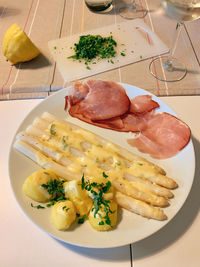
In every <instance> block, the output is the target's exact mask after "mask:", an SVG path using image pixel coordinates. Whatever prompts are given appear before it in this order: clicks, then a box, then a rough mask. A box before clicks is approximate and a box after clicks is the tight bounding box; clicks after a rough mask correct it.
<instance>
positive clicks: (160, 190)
mask: <svg viewBox="0 0 200 267" xmlns="http://www.w3.org/2000/svg"><path fill="white" fill-rule="evenodd" d="M124 176H125V179H126V180H128V181H129V182H133V183H134V185H135V186H136V185H137V184H138V185H139V186H140V184H143V185H145V186H146V188H147V189H148V190H150V191H151V192H153V193H154V194H156V195H159V196H162V197H165V198H172V197H173V196H174V194H173V193H172V192H171V191H170V190H169V189H168V188H165V187H163V186H160V185H157V184H153V183H151V182H150V181H149V180H147V179H142V178H139V177H134V176H132V175H130V174H128V173H126V174H125V175H124Z"/></svg>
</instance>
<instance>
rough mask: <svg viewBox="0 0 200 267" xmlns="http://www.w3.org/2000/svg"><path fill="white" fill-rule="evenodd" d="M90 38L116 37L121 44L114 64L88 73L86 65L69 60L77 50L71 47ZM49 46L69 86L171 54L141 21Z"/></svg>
mask: <svg viewBox="0 0 200 267" xmlns="http://www.w3.org/2000/svg"><path fill="white" fill-rule="evenodd" d="M87 34H92V35H97V34H99V35H101V36H102V37H108V36H110V35H112V36H113V39H114V40H115V41H116V42H117V48H116V51H117V55H116V56H115V57H114V58H112V60H113V62H114V64H113V63H111V62H108V59H102V60H100V61H98V62H97V64H91V65H90V68H91V69H90V70H88V69H87V68H86V65H85V64H84V62H83V61H82V62H78V61H75V60H73V59H69V58H68V57H69V56H71V55H73V54H74V51H73V49H71V47H74V43H78V42H79V37H80V36H81V35H87ZM48 46H49V49H50V51H51V53H52V55H53V57H54V59H55V61H56V62H57V66H58V69H59V71H60V72H61V74H62V76H63V79H64V80H65V82H69V81H74V80H77V79H81V78H85V77H89V76H92V75H95V74H98V73H101V72H104V71H108V70H111V69H115V68H118V67H121V66H124V65H127V64H130V63H134V62H137V61H140V60H144V59H147V58H150V57H153V56H157V55H160V54H164V53H166V52H168V51H169V49H168V47H167V46H166V45H165V44H164V43H163V42H162V41H161V40H160V39H159V38H158V36H157V35H156V34H155V33H153V32H152V31H151V30H150V29H149V27H148V26H147V25H146V24H145V23H144V22H143V20H141V19H135V20H131V21H125V22H121V23H117V24H112V25H109V26H106V27H102V28H98V29H95V30H92V31H88V32H83V33H81V34H76V35H72V36H68V37H65V38H61V39H57V40H52V41H49V42H48ZM121 52H124V53H125V56H122V55H121Z"/></svg>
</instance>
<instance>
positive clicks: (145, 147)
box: [66, 80, 190, 159]
mask: <svg viewBox="0 0 200 267" xmlns="http://www.w3.org/2000/svg"><path fill="white" fill-rule="evenodd" d="M67 102H69V103H70V108H69V114H70V115H71V116H73V117H76V118H78V119H80V120H82V121H85V122H87V123H90V124H93V125H96V126H98V127H103V128H106V129H111V130H115V131H120V132H134V133H139V135H138V137H137V138H132V139H129V140H127V141H128V143H129V144H130V145H131V146H133V147H136V148H137V149H138V150H140V151H141V152H143V153H148V154H150V155H151V156H152V157H153V158H157V159H165V158H170V157H172V156H174V155H176V154H177V153H178V152H179V151H180V150H181V149H182V148H184V147H185V146H186V145H187V143H188V142H189V140H190V129H189V127H188V126H187V125H186V124H185V123H183V122H182V121H180V120H179V119H177V118H176V117H174V116H172V115H170V114H168V113H165V112H163V113H155V109H156V108H158V107H159V104H158V103H157V102H156V101H154V100H152V97H151V96H150V95H140V96H136V97H135V98H133V99H131V101H130V100H129V98H128V96H127V94H126V92H125V90H124V88H123V87H122V86H121V85H119V84H117V83H115V82H110V81H100V80H88V81H86V82H84V83H81V82H76V83H75V85H74V87H73V88H72V89H71V91H70V95H69V96H68V97H66V108H67Z"/></svg>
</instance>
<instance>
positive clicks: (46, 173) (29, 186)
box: [22, 170, 58, 202]
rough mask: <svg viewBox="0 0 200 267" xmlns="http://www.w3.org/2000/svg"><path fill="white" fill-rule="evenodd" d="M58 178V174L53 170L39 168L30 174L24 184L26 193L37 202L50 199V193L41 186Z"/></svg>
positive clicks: (23, 188)
mask: <svg viewBox="0 0 200 267" xmlns="http://www.w3.org/2000/svg"><path fill="white" fill-rule="evenodd" d="M50 179H52V180H55V179H56V180H58V177H57V175H56V174H55V173H54V172H53V171H52V170H39V171H36V172H34V173H32V174H31V175H30V176H28V177H27V178H26V180H25V182H24V184H23V187H22V190H23V192H24V194H25V195H26V196H28V197H30V198H31V199H33V200H35V201H37V202H47V201H49V198H50V195H49V193H48V192H47V191H46V190H45V189H44V188H43V187H42V186H41V185H42V184H47V183H48V181H49V180H50Z"/></svg>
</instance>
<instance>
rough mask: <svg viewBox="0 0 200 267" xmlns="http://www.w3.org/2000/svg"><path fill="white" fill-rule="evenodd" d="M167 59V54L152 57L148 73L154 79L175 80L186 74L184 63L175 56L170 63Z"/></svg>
mask: <svg viewBox="0 0 200 267" xmlns="http://www.w3.org/2000/svg"><path fill="white" fill-rule="evenodd" d="M168 60H169V57H168V56H161V57H157V58H155V59H153V60H152V61H151V63H150V65H149V71H150V73H151V74H152V75H153V76H154V77H155V78H156V79H158V80H160V81H163V82H177V81H180V80H182V79H183V78H184V77H185V76H186V74H187V69H186V67H185V65H184V64H183V63H181V62H179V61H178V60H177V59H176V58H172V59H171V60H170V64H168Z"/></svg>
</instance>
